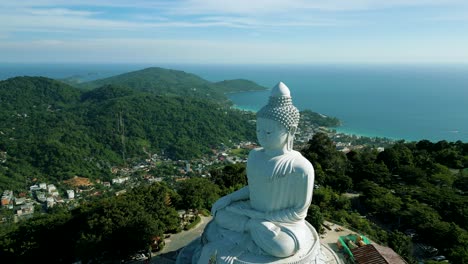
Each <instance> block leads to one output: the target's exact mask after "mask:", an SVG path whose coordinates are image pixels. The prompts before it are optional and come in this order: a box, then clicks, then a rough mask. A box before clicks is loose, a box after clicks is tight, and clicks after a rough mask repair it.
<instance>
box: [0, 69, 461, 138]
mask: <svg viewBox="0 0 468 264" xmlns="http://www.w3.org/2000/svg"><path fill="white" fill-rule="evenodd" d="M149 66H158V67H164V68H171V69H178V70H183V71H186V72H190V73H194V74H197V75H199V76H200V77H202V78H205V79H207V80H209V81H222V80H227V79H237V78H242V79H248V80H252V81H255V82H257V83H258V84H260V85H263V86H265V87H267V88H272V87H273V86H274V85H275V84H276V83H278V82H279V81H282V82H284V83H285V84H286V85H287V86H288V87H289V88H290V90H291V95H292V97H293V102H294V104H295V105H296V106H297V107H298V108H299V109H300V110H304V109H310V110H312V111H315V112H319V113H321V114H324V115H327V116H334V117H337V118H339V119H340V120H341V121H342V123H343V125H342V126H341V127H338V128H336V130H337V131H338V132H343V133H348V134H355V135H361V136H370V137H387V138H392V139H404V140H406V141H419V140H422V139H428V140H431V141H433V142H436V141H439V140H447V141H457V140H461V141H463V142H468V65H356V64H348V65H172V64H169V65H167V64H166V65H143V64H142V65H104V64H102V65H91V64H90V65H86V64H81V65H71V64H70V65H59V64H50V65H39V64H36V65H21V64H5V65H0V80H1V79H6V78H9V77H13V76H18V75H34V76H37V75H41V76H47V77H51V78H65V77H70V76H73V75H79V76H81V78H84V79H86V80H92V79H98V78H104V77H108V76H112V75H116V74H120V73H124V72H128V71H133V70H139V69H143V68H145V67H149ZM228 96H229V98H230V99H231V100H232V101H233V102H234V104H235V105H236V107H238V108H241V109H246V110H252V111H256V110H258V109H260V107H262V106H263V105H264V104H265V103H266V101H267V99H268V96H269V91H257V92H243V93H235V94H229V95H228Z"/></svg>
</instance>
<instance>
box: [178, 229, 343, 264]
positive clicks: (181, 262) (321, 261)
mask: <svg viewBox="0 0 468 264" xmlns="http://www.w3.org/2000/svg"><path fill="white" fill-rule="evenodd" d="M308 225H309V228H311V231H312V234H313V237H311V240H313V241H314V244H313V246H312V247H311V248H310V249H309V250H308V251H307V253H306V254H304V255H303V256H302V257H299V256H298V255H294V256H291V257H287V258H276V257H272V256H258V255H253V254H250V253H244V254H241V255H239V256H236V257H234V258H232V257H229V256H222V255H217V261H216V262H215V263H216V264H222V263H229V264H267V263H271V264H273V263H274V264H342V263H343V262H342V261H341V260H340V259H339V258H338V256H337V255H336V254H335V252H334V251H333V250H332V249H331V248H330V247H328V246H327V245H324V244H321V243H320V240H319V236H318V234H317V232H316V231H315V229H314V228H313V227H312V226H311V225H310V224H308ZM200 245H201V238H197V239H195V240H194V241H192V242H191V243H190V244H189V245H187V246H186V247H184V248H183V249H182V250H181V251H180V253H179V255H178V256H177V261H176V264H197V263H192V257H193V254H194V252H195V251H196V250H197V249H198V248H199V247H200ZM221 251H222V250H221ZM224 259H229V261H224ZM206 264H208V263H206Z"/></svg>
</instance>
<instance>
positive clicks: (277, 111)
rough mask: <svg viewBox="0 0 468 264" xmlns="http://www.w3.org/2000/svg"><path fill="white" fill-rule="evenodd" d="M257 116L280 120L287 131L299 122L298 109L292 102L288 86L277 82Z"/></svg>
mask: <svg viewBox="0 0 468 264" xmlns="http://www.w3.org/2000/svg"><path fill="white" fill-rule="evenodd" d="M257 118H266V119H271V120H275V121H278V122H280V123H281V124H282V125H283V126H284V127H286V129H287V130H288V131H290V130H291V128H292V127H296V128H297V126H298V124H299V118H300V114H299V110H297V108H296V107H295V106H294V105H293V104H292V98H291V93H290V91H289V88H288V87H287V86H286V85H285V84H284V83H282V82H279V83H278V84H277V85H276V86H275V87H273V89H272V90H271V95H270V99H269V100H268V103H267V105H265V106H264V107H262V109H260V111H258V112H257Z"/></svg>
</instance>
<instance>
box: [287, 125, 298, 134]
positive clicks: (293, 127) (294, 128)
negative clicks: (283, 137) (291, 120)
mask: <svg viewBox="0 0 468 264" xmlns="http://www.w3.org/2000/svg"><path fill="white" fill-rule="evenodd" d="M296 131H297V127H295V126H292V127H291V128H289V134H290V135H292V136H294V134H296Z"/></svg>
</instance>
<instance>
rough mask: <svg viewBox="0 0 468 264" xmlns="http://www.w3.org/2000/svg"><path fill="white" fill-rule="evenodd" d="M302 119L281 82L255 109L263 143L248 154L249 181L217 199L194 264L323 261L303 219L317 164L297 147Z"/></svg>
mask: <svg viewBox="0 0 468 264" xmlns="http://www.w3.org/2000/svg"><path fill="white" fill-rule="evenodd" d="M299 117H300V115H299V111H298V110H297V108H296V107H295V106H294V105H293V104H292V98H291V95H290V91H289V89H288V87H287V86H286V85H285V84H284V83H282V82H280V83H278V84H277V85H276V86H275V87H274V88H273V89H272V91H271V96H270V98H269V101H268V104H267V105H265V106H264V107H263V108H262V109H261V110H260V111H258V112H257V138H258V142H259V144H260V145H261V147H260V148H257V149H254V150H252V151H251V152H250V153H249V157H248V160H247V178H248V185H247V186H245V187H244V188H242V189H240V190H238V191H236V192H233V193H231V194H229V195H226V196H224V197H222V198H220V199H219V200H218V201H217V202H216V203H214V205H213V207H212V209H211V213H212V215H213V219H212V221H211V222H210V223H208V225H207V226H206V228H205V231H204V233H203V235H202V237H201V240H200V242H197V243H198V245H197V246H196V247H195V250H194V251H193V255H192V258H191V263H193V264H195V263H197V264H207V263H281V264H287V263H324V261H325V260H324V258H323V256H321V250H320V242H319V239H318V235H317V232H316V231H315V229H314V228H313V227H312V226H311V225H310V224H309V223H308V222H307V221H306V220H305V217H306V215H307V210H308V208H309V206H310V203H311V201H312V192H313V186H314V168H313V167H312V164H311V163H310V162H309V161H308V160H307V159H305V158H304V157H303V156H302V155H301V154H300V153H299V152H297V151H295V150H293V140H294V134H295V132H296V129H297V127H298V124H299ZM179 263H180V261H179Z"/></svg>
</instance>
